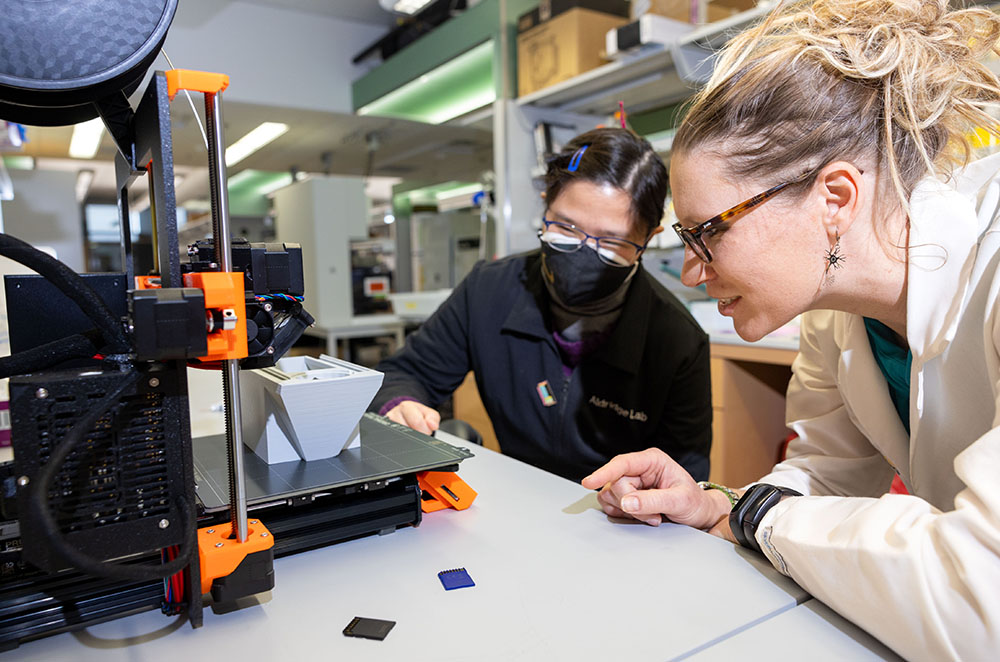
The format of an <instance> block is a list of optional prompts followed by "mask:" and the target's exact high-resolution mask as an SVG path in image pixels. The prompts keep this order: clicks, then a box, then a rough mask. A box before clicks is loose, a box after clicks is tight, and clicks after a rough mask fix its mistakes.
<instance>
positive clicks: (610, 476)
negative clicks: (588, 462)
mask: <svg viewBox="0 0 1000 662" xmlns="http://www.w3.org/2000/svg"><path fill="white" fill-rule="evenodd" d="M657 451H658V449H655V448H649V449H646V450H644V451H640V452H637V453H625V454H623V455H616V456H615V457H613V458H612V459H611V461H610V462H608V463H607V464H605V465H604V466H603V467H601V468H600V469H598V470H597V471H595V472H594V473H592V474H590V475H589V476H587V477H586V478H584V479H583V480H582V481H580V483H581V484H582V485H583V486H584V487H586V488H587V489H591V490H593V489H597V488H599V487H602V486H604V485H606V484H607V483H612V482H614V481H617V480H618V479H619V478H622V477H623V476H641V475H642V474H644V473H646V472H647V471H649V470H650V469H651V468H653V467H654V466H656V465H657V459H658V456H661V455H662V456H663V457H666V456H665V455H663V454H662V451H661V452H659V453H658V452H657Z"/></svg>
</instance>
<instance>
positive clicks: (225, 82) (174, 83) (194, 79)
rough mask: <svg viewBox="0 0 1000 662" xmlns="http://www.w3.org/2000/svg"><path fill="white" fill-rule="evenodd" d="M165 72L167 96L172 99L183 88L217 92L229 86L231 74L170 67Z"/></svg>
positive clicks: (209, 92) (207, 92)
mask: <svg viewBox="0 0 1000 662" xmlns="http://www.w3.org/2000/svg"><path fill="white" fill-rule="evenodd" d="M164 73H165V75H166V77H167V96H168V97H170V100H171V101H173V100H174V97H175V96H177V93H178V92H179V91H181V90H188V91H190V92H202V93H204V94H217V93H219V92H222V91H223V90H225V89H226V88H227V87H229V76H227V75H226V74H214V73H211V72H208V71H193V70H191V69H170V70H169V71H166V72H164Z"/></svg>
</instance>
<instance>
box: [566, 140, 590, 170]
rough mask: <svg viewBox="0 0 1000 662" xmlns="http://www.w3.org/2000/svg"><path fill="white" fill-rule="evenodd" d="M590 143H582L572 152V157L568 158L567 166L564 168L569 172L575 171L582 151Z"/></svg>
mask: <svg viewBox="0 0 1000 662" xmlns="http://www.w3.org/2000/svg"><path fill="white" fill-rule="evenodd" d="M588 147H590V145H584V146H583V147H581V148H580V149H578V150H576V152H574V153H573V158H571V159H570V160H569V167H568V168H566V169H567V170H569V171H570V172H576V169H577V168H579V167H580V159H581V158H583V153H584V152H586V151H587V148H588Z"/></svg>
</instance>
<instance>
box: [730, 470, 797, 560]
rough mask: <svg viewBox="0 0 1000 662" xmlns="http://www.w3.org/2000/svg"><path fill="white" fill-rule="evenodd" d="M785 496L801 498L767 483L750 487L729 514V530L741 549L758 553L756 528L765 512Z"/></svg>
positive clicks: (786, 489)
mask: <svg viewBox="0 0 1000 662" xmlns="http://www.w3.org/2000/svg"><path fill="white" fill-rule="evenodd" d="M785 496H802V493H801V492H796V491H795V490H793V489H791V488H788V487H778V486H777V485H768V484H767V483H757V484H756V485H751V486H750V488H749V489H747V491H746V492H744V493H743V496H742V497H740V500H739V501H737V502H736V505H735V506H733V509H732V510H731V511H730V512H729V528H730V529H731V530H732V532H733V535H734V536H735V537H736V541H737V542H738V543H740V545H742V546H743V547H747V548H749V549H752V550H754V551H755V552H759V551H760V545H758V544H757V536H756V534H757V527H758V526H759V525H760V521H761V520H762V519H764V515H766V514H767V511H769V510H770V509H771V507H772V506H774V504H776V503H778V502H779V501H781V498H782V497H785Z"/></svg>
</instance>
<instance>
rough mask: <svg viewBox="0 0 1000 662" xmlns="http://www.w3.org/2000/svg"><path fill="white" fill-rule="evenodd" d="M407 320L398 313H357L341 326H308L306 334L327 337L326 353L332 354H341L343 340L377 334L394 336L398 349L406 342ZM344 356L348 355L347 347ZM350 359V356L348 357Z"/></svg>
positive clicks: (370, 336) (369, 336)
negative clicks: (340, 348)
mask: <svg viewBox="0 0 1000 662" xmlns="http://www.w3.org/2000/svg"><path fill="white" fill-rule="evenodd" d="M405 328H406V321H405V320H403V319H402V318H400V317H399V316H398V315H391V314H385V315H355V316H354V317H352V318H351V320H350V322H348V323H347V324H343V325H340V326H332V327H320V326H311V327H307V328H306V330H305V332H304V333H305V334H306V335H308V336H314V337H317V338H325V339H326V353H327V354H329V355H330V356H340V354H339V353H338V351H339V347H340V341H341V340H347V339H349V338H374V337H377V336H393V337H394V338H395V339H396V349H397V350H398V349H399V348H401V347H402V346H403V343H404V342H405V340H406V338H405V333H404V330H405ZM344 349H345V353H344V356H345V357H347V352H346V349H347V348H346V347H345V348H344ZM348 360H350V358H349V357H348Z"/></svg>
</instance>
